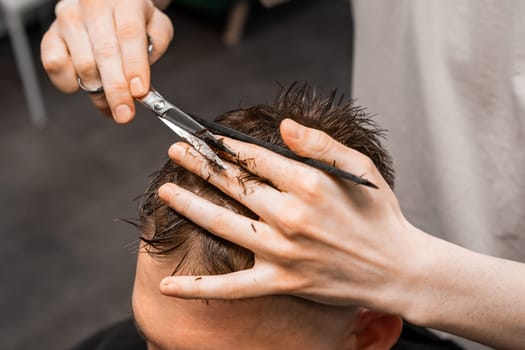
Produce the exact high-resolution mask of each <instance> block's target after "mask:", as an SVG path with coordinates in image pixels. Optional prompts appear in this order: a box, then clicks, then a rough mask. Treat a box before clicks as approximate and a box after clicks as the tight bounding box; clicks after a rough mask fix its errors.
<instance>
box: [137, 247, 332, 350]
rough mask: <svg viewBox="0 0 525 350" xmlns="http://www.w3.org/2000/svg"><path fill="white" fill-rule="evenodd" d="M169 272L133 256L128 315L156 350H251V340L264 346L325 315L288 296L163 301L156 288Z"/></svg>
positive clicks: (164, 263)
mask: <svg viewBox="0 0 525 350" xmlns="http://www.w3.org/2000/svg"><path fill="white" fill-rule="evenodd" d="M173 267H174V262H173V261H169V260H158V259H154V258H152V257H151V256H149V255H148V254H147V253H139V255H138V259H137V271H136V276H135V285H134V291H133V303H132V304H133V312H134V315H135V319H136V321H137V324H138V326H139V327H140V329H141V330H142V331H143V333H144V335H145V336H146V338H147V339H148V340H149V341H150V342H151V343H153V344H155V345H156V346H157V347H158V348H161V349H164V348H166V349H199V350H202V349H206V348H215V349H217V348H229V347H230V348H231V346H232V344H240V343H241V342H242V343H243V344H250V343H254V342H255V344H254V345H253V346H252V347H251V348H254V349H255V348H256V344H257V340H259V341H260V342H261V343H267V341H268V339H269V337H271V336H272V335H275V334H282V332H279V330H281V331H282V330H283V329H286V331H287V332H293V328H295V329H296V331H297V334H299V335H300V334H303V333H302V332H303V331H304V332H306V333H308V332H312V330H313V329H315V330H318V329H317V328H319V329H320V328H321V327H322V323H326V322H325V321H326V319H323V318H322V317H321V318H320V317H319V316H323V315H324V316H326V315H328V314H329V312H326V310H325V309H324V307H322V306H319V307H317V306H314V304H313V303H310V302H306V301H303V300H300V299H297V298H293V297H289V296H269V297H261V298H254V299H247V300H236V301H209V302H203V301H200V300H182V299H177V298H170V297H166V296H164V295H162V294H161V293H160V292H159V284H160V281H161V280H162V278H164V277H166V276H168V275H169V274H170V273H171V272H172V270H173ZM291 324H293V327H292V326H291ZM261 340H264V342H263V341H261ZM277 340H279V339H277Z"/></svg>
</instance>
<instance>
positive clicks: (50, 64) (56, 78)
mask: <svg viewBox="0 0 525 350" xmlns="http://www.w3.org/2000/svg"><path fill="white" fill-rule="evenodd" d="M40 52H41V60H42V65H43V66H44V69H45V70H46V72H47V74H48V75H49V78H50V79H51V82H52V83H53V85H55V86H56V88H57V89H59V90H60V91H62V92H65V93H73V92H75V91H77V90H78V84H77V74H76V72H75V68H74V67H73V63H72V61H71V57H70V56H69V52H68V49H67V46H66V43H65V42H64V40H63V39H62V37H61V36H60V35H59V33H58V30H57V22H54V23H53V24H52V25H51V27H50V28H49V30H48V31H47V32H46V33H45V34H44V37H43V38H42V42H41V45H40Z"/></svg>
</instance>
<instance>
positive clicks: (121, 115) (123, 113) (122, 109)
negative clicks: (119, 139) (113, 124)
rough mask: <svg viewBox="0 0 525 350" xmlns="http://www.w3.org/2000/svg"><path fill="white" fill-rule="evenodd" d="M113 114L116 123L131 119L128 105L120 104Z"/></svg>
mask: <svg viewBox="0 0 525 350" xmlns="http://www.w3.org/2000/svg"><path fill="white" fill-rule="evenodd" d="M113 116H114V117H115V120H116V121H117V122H118V123H127V122H129V120H130V119H131V109H130V108H129V107H128V105H120V106H118V107H117V108H115V111H114V112H113Z"/></svg>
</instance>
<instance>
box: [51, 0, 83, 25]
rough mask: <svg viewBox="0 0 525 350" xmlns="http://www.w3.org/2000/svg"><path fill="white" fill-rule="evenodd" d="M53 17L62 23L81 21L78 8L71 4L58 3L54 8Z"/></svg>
mask: <svg viewBox="0 0 525 350" xmlns="http://www.w3.org/2000/svg"><path fill="white" fill-rule="evenodd" d="M55 16H56V18H57V19H58V21H59V22H62V23H71V22H79V21H80V20H81V14H80V10H79V8H78V6H76V5H75V4H73V3H71V2H68V3H65V2H62V1H59V2H58V3H57V5H56V6H55Z"/></svg>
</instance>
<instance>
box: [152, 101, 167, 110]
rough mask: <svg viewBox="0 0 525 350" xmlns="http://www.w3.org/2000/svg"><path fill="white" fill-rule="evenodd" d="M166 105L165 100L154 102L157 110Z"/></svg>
mask: <svg viewBox="0 0 525 350" xmlns="http://www.w3.org/2000/svg"><path fill="white" fill-rule="evenodd" d="M164 107H166V103H165V102H164V101H157V102H155V103H154V104H153V108H155V110H156V111H160V110H161V109H163V108H164Z"/></svg>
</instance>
